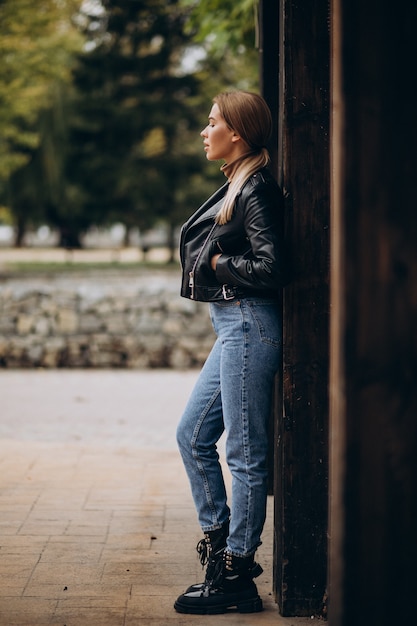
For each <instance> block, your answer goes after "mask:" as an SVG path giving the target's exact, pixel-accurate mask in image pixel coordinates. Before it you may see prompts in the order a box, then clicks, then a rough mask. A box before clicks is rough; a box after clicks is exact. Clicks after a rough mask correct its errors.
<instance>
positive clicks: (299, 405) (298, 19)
mask: <svg viewBox="0 0 417 626" xmlns="http://www.w3.org/2000/svg"><path fill="white" fill-rule="evenodd" d="M263 33H264V42H263V64H262V74H261V75H262V79H263V93H264V95H265V97H266V98H267V100H268V101H269V103H270V104H271V105H272V107H271V108H273V110H274V112H275V110H276V114H277V117H276V120H277V123H276V132H277V150H276V153H275V154H276V162H275V167H276V173H277V176H278V179H279V181H280V183H281V184H282V186H283V187H284V190H285V192H286V194H287V198H286V216H285V222H286V224H285V228H286V234H287V239H288V244H289V249H290V250H291V258H290V257H289V258H288V261H289V262H291V264H292V273H293V278H292V282H291V284H290V285H289V286H288V287H286V288H285V290H284V321H283V324H284V354H283V368H284V372H283V390H282V391H283V407H284V408H283V410H282V407H281V406H280V402H278V401H277V410H276V417H277V419H276V432H275V438H274V444H275V480H274V494H275V557H274V560H275V568H274V586H275V594H276V599H277V602H278V605H279V609H280V612H281V613H282V614H283V615H311V614H320V613H321V611H322V604H323V596H324V593H325V589H326V580H327V578H326V577H327V496H328V493H327V477H328V446H327V440H328V361H329V341H328V336H329V328H328V325H329V233H330V230H329V211H330V208H329V194H330V187H329V185H330V183H329V178H330V174H329V46H330V38H329V29H328V7H327V3H326V2H320V1H319V0H316V1H314V0H308V1H307V0H306V1H304V2H302V3H301V2H300V3H296V2H291V1H290V0H280V1H278V0H277V1H274V2H272V1H271V0H269V1H268V0H264V2H263ZM277 35H278V36H277Z"/></svg>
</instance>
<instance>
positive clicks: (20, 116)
mask: <svg viewBox="0 0 417 626" xmlns="http://www.w3.org/2000/svg"><path fill="white" fill-rule="evenodd" d="M77 4H78V3H77V2H76V0H37V1H36V2H33V0H2V1H1V3H0V181H3V182H4V181H5V180H7V179H8V177H9V176H10V174H11V173H12V172H14V171H15V170H16V169H18V168H19V167H21V166H23V165H25V164H26V163H28V162H29V161H30V159H31V158H32V155H33V150H34V149H35V148H36V147H37V146H38V145H39V141H40V133H39V128H38V127H37V121H38V118H39V114H40V112H41V111H42V110H43V109H44V108H45V107H47V106H48V105H49V104H50V102H51V97H52V96H51V87H52V85H53V84H54V83H55V82H56V81H57V80H59V81H64V82H65V81H69V80H70V77H71V73H70V71H71V70H70V64H71V57H72V54H73V53H74V51H75V50H77V49H79V48H80V46H81V38H80V35H79V33H78V32H77V31H76V29H75V28H74V27H73V26H72V23H71V19H70V17H71V14H72V13H73V12H74V9H75V7H76V6H77Z"/></svg>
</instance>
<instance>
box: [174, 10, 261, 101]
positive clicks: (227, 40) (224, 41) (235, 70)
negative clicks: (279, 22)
mask: <svg viewBox="0 0 417 626" xmlns="http://www.w3.org/2000/svg"><path fill="white" fill-rule="evenodd" d="M181 3H182V5H183V6H184V7H185V8H186V9H187V10H188V11H189V20H188V22H187V32H188V33H189V34H190V35H191V37H192V40H193V41H194V42H195V44H196V45H198V46H200V47H201V49H202V50H203V51H204V54H203V55H202V59H204V61H202V63H201V68H202V69H204V68H205V69H206V71H207V72H208V75H209V76H210V77H211V79H212V81H214V82H215V84H216V83H218V84H219V87H220V89H225V88H226V89H227V88H239V89H250V90H256V89H257V88H258V83H259V54H258V47H259V46H258V34H259V29H258V26H259V25H258V10H259V0H241V1H240V2H236V1H235V0H181Z"/></svg>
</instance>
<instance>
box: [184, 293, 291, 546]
mask: <svg viewBox="0 0 417 626" xmlns="http://www.w3.org/2000/svg"><path fill="white" fill-rule="evenodd" d="M210 315H211V320H212V323H213V328H214V330H215V332H216V335H217V340H216V342H215V344H214V346H213V349H212V351H211V352H210V355H209V356H208V358H207V361H206V363H205V364H204V366H203V368H202V370H201V373H200V376H199V378H198V379H197V382H196V385H195V387H194V390H193V392H192V394H191V397H190V399H189V401H188V403H187V406H186V408H185V411H184V414H183V416H182V419H181V421H180V423H179V425H178V429H177V441H178V446H179V450H180V452H181V455H182V459H183V462H184V467H185V470H186V472H187V475H188V478H189V481H190V485H191V491H192V495H193V498H194V503H195V506H196V509H197V513H198V520H199V523H200V525H201V528H202V530H203V531H204V532H206V531H211V530H216V529H217V528H220V527H221V526H222V525H223V524H224V522H226V520H228V519H229V517H230V534H229V538H228V540H227V548H228V551H229V552H231V553H232V554H234V555H235V556H249V555H250V554H253V553H254V552H255V551H256V549H257V547H258V546H259V545H260V543H261V541H260V537H261V533H262V529H263V526H264V523H265V515H266V500H267V477H268V470H267V453H268V422H269V417H270V409H271V398H272V388H273V381H274V376H275V374H276V372H277V370H278V368H279V365H280V361H281V336H282V330H281V316H280V311H279V307H278V305H277V304H276V303H275V302H274V301H272V300H262V299H260V298H242V299H241V300H238V299H234V300H229V301H221V302H213V303H210ZM223 431H226V460H227V463H228V466H229V468H230V472H231V475H232V494H231V508H230V509H229V506H228V503H227V494H226V488H225V483H224V479H223V473H222V470H221V465H220V463H219V455H218V452H217V445H216V444H217V442H218V440H219V439H220V437H221V435H222V433H223Z"/></svg>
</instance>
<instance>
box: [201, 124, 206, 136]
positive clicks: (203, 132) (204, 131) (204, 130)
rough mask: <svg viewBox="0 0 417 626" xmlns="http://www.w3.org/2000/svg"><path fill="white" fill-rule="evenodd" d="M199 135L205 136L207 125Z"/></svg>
mask: <svg viewBox="0 0 417 626" xmlns="http://www.w3.org/2000/svg"><path fill="white" fill-rule="evenodd" d="M200 137H207V126H206V127H205V128H203V130H202V131H201V133H200Z"/></svg>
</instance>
